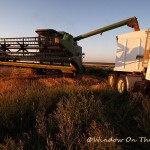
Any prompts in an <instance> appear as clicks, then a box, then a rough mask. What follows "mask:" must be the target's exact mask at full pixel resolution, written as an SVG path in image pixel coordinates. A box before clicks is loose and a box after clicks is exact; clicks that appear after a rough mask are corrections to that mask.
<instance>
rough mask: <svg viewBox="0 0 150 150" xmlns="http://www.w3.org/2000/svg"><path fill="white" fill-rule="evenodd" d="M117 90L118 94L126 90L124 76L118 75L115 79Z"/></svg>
mask: <svg viewBox="0 0 150 150" xmlns="http://www.w3.org/2000/svg"><path fill="white" fill-rule="evenodd" d="M117 91H118V93H120V94H124V93H126V92H127V82H126V79H125V77H124V76H120V77H119V78H118V81H117Z"/></svg>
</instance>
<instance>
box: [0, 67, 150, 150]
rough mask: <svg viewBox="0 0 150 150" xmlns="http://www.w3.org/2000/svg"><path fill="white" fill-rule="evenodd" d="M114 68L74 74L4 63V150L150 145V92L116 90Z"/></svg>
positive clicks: (0, 85)
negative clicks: (112, 79)
mask: <svg viewBox="0 0 150 150" xmlns="http://www.w3.org/2000/svg"><path fill="white" fill-rule="evenodd" d="M110 71H112V68H109V67H107V68H105V67H101V68H100V67H99V66H87V67H86V73H85V74H84V75H78V76H77V77H75V78H67V77H66V78H65V77H57V76H52V77H50V76H38V75H34V74H33V73H32V70H31V69H23V68H7V67H1V68H0V149H2V150H84V149H85V150H118V149H127V150H128V149H135V150H147V149H148V148H149V147H150V96H149V95H141V94H140V93H128V94H126V95H120V94H118V93H117V92H116V91H115V90H114V89H111V88H110V87H109V86H108V83H107V76H108V74H109V72H110Z"/></svg>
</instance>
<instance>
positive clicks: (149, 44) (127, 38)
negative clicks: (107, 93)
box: [108, 29, 150, 94]
mask: <svg viewBox="0 0 150 150" xmlns="http://www.w3.org/2000/svg"><path fill="white" fill-rule="evenodd" d="M116 42H117V51H116V59H115V67H114V71H113V73H111V74H110V75H109V76H108V83H109V85H110V86H111V87H112V88H115V89H117V91H118V92H119V93H126V92H127V91H134V92H138V91H140V92H142V93H145V94H147V93H150V29H148V30H141V31H136V32H130V33H126V34H122V35H118V36H117V37H116Z"/></svg>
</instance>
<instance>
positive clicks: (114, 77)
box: [108, 73, 118, 88]
mask: <svg viewBox="0 0 150 150" xmlns="http://www.w3.org/2000/svg"><path fill="white" fill-rule="evenodd" d="M117 79H118V75H117V74H116V73H113V74H110V75H109V76H108V84H109V85H110V86H111V88H115V87H116V84H117Z"/></svg>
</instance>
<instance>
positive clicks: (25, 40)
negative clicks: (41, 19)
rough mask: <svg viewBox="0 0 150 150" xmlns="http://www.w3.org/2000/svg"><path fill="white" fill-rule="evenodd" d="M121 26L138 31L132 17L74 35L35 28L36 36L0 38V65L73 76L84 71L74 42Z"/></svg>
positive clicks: (41, 72) (79, 53) (80, 56)
mask: <svg viewBox="0 0 150 150" xmlns="http://www.w3.org/2000/svg"><path fill="white" fill-rule="evenodd" d="M124 25H127V26H129V27H131V28H134V30H135V31H138V30H139V26H138V22H137V19H136V17H132V18H129V19H126V20H122V21H119V22H117V23H114V24H111V25H108V26H105V27H103V28H100V29H97V30H94V31H91V32H88V33H85V34H82V35H79V36H77V37H73V36H72V35H71V34H69V33H66V32H58V31H56V30H53V29H38V30H36V33H37V34H38V36H37V37H19V38H0V66H10V67H22V68H32V69H33V71H34V73H36V74H50V73H57V74H60V75H63V74H69V75H71V76H76V74H78V73H84V71H85V68H84V66H83V65H82V57H83V53H82V48H81V47H80V46H78V45H77V41H79V40H82V39H84V38H88V37H90V36H94V35H96V34H102V33H103V32H106V31H108V30H112V29H115V28H118V27H121V26H124ZM112 79H113V78H112V77H111V80H112Z"/></svg>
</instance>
